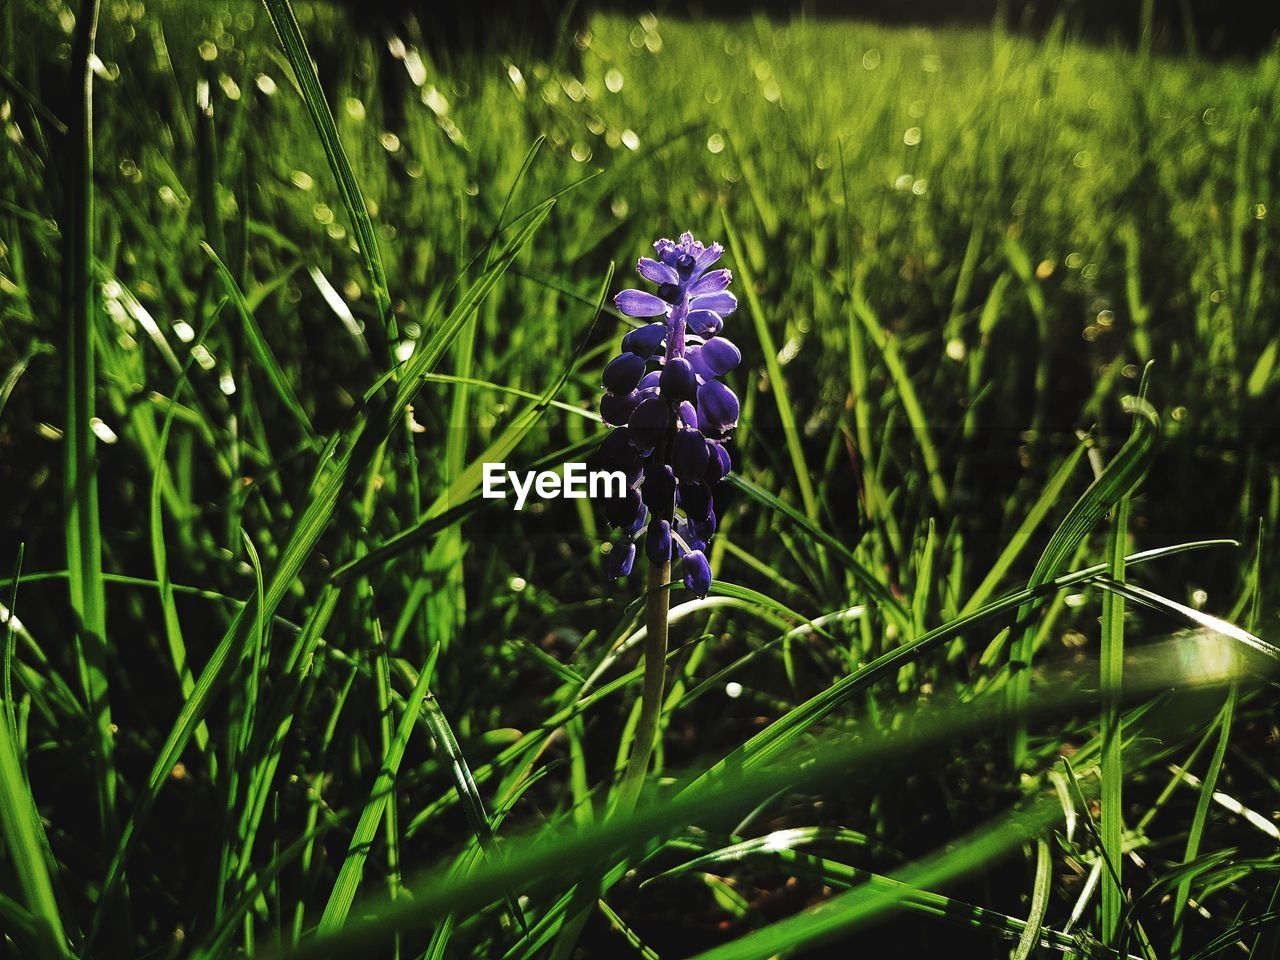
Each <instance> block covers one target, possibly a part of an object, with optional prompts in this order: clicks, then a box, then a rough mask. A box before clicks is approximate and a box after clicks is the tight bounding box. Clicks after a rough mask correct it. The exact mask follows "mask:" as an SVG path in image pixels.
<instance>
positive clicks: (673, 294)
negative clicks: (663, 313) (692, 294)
mask: <svg viewBox="0 0 1280 960" xmlns="http://www.w3.org/2000/svg"><path fill="white" fill-rule="evenodd" d="M658 296H659V297H661V298H662V299H663V300H665V301H666V302H667V303H675V302H676V298H677V297H679V296H680V284H678V283H660V284H658Z"/></svg>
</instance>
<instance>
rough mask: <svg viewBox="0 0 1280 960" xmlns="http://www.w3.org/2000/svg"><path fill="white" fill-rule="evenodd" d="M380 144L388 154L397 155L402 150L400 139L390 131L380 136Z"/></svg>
mask: <svg viewBox="0 0 1280 960" xmlns="http://www.w3.org/2000/svg"><path fill="white" fill-rule="evenodd" d="M378 142H379V143H381V144H382V149H383V150H385V151H387V153H396V152H397V151H398V150H399V149H400V138H399V137H397V136H396V135H395V134H394V133H392V132H391V131H390V130H388V131H387V132H386V133H384V134H383V135H382V136H380V137H379V138H378Z"/></svg>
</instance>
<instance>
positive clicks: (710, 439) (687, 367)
mask: <svg viewBox="0 0 1280 960" xmlns="http://www.w3.org/2000/svg"><path fill="white" fill-rule="evenodd" d="M653 247H654V251H655V252H656V254H657V256H656V258H653V257H641V258H640V261H639V262H638V263H637V264H636V271H637V272H638V273H639V274H640V276H641V277H643V278H644V279H646V280H648V281H650V282H651V283H655V284H657V292H656V293H649V292H648V291H645V290H623V291H622V292H621V293H619V294H618V295H617V297H615V298H614V303H615V304H616V306H617V308H618V309H619V310H620V311H621V312H622V313H624V314H626V315H627V316H629V317H639V318H654V319H653V322H651V323H648V324H646V325H644V326H641V327H637V328H636V329H634V330H632V331H631V332H630V333H628V334H627V335H626V336H625V337H623V338H622V353H621V354H620V355H619V356H617V357H615V358H614V359H613V360H611V361H610V362H609V364H608V366H606V367H605V370H604V376H603V379H602V385H603V386H604V388H605V393H604V396H603V397H601V400H600V415H601V417H602V418H603V419H604V421H605V423H607V424H609V425H610V426H612V427H613V430H612V432H611V433H610V434H609V436H608V437H607V438H606V439H605V442H604V443H603V444H602V445H601V447H600V449H599V450H598V451H597V454H596V457H595V465H596V468H597V469H602V470H622V471H625V472H626V474H627V477H628V480H629V482H630V487H629V489H628V490H627V493H626V495H625V496H624V497H622V498H620V499H614V500H610V501H608V502H606V503H605V504H604V507H605V517H606V519H607V520H608V521H609V524H610V525H611V526H614V527H618V528H620V530H621V535H620V536H619V538H618V539H617V541H616V542H615V543H614V545H613V549H612V551H611V553H610V555H609V556H610V559H609V561H608V563H607V564H606V569H607V572H608V573H609V575H610V576H611V577H612V578H613V579H617V578H618V577H619V576H625V575H626V574H627V573H628V572H629V571H630V569H631V563H632V560H633V558H634V557H635V544H636V540H637V539H638V538H639V536H640V535H641V534H643V533H645V532H646V531H647V537H648V539H647V541H646V547H645V553H646V556H647V557H648V558H649V561H650V562H651V563H653V564H662V563H666V562H667V561H668V560H670V559H674V558H675V557H678V558H679V559H680V560H681V563H682V567H683V570H684V577H683V579H684V585H685V586H686V587H687V588H688V589H689V590H691V591H693V592H694V593H695V594H697V595H698V596H699V597H703V596H706V594H707V591H708V590H709V589H710V587H711V565H710V563H709V562H708V561H707V557H706V552H705V551H706V549H707V542H708V541H709V540H710V539H711V536H712V535H713V534H714V533H715V529H716V513H715V500H716V496H717V493H718V488H719V485H720V483H721V481H722V480H723V479H724V478H725V476H726V475H727V474H728V472H729V470H730V469H731V468H732V461H731V460H730V458H729V452H728V450H726V449H725V446H724V444H725V443H726V442H727V441H728V440H729V438H730V437H731V436H732V434H733V430H734V428H735V427H736V426H737V425H738V412H739V404H738V398H737V396H736V395H735V394H734V392H733V391H732V390H731V389H729V387H728V386H726V385H725V384H724V383H723V382H721V380H720V379H719V378H720V377H723V376H724V375H725V374H727V373H730V372H731V371H733V370H734V369H735V368H736V367H737V366H738V364H739V363H740V362H741V361H742V354H741V352H739V350H738V348H737V347H735V346H734V345H733V344H732V343H731V342H730V341H729V340H726V339H725V338H724V337H722V336H720V331H721V330H722V329H723V327H724V318H725V317H726V316H728V315H729V314H730V313H732V312H733V311H734V309H735V308H736V307H737V305H738V301H737V298H735V297H734V295H733V294H732V293H730V292H729V289H728V287H729V283H730V282H731V281H732V280H733V275H732V274H731V273H730V272H729V271H728V270H726V269H723V268H721V269H716V270H713V269H711V268H712V267H713V266H714V265H715V263H716V261H718V260H719V259H720V256H721V254H722V253H723V252H724V248H723V247H721V246H720V244H718V243H712V244H710V245H703V244H702V243H700V242H698V241H697V240H695V239H694V238H693V235H692V234H690V233H682V234H681V235H680V239H679V240H677V241H672V240H659V241H657V242H656V243H654V245H653ZM615 555H616V556H615Z"/></svg>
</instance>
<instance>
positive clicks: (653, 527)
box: [644, 520, 671, 565]
mask: <svg viewBox="0 0 1280 960" xmlns="http://www.w3.org/2000/svg"><path fill="white" fill-rule="evenodd" d="M644 552H645V555H646V556H647V557H648V558H649V562H650V563H653V564H658V565H662V564H664V563H666V562H667V561H668V560H670V559H671V524H669V523H667V521H665V520H655V521H653V523H651V524H649V536H648V537H647V538H646V539H645V543H644Z"/></svg>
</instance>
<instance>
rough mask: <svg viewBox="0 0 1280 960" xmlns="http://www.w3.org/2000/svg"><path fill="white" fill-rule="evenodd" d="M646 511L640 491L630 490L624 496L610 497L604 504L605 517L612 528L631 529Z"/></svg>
mask: <svg viewBox="0 0 1280 960" xmlns="http://www.w3.org/2000/svg"><path fill="white" fill-rule="evenodd" d="M643 509H644V504H642V503H641V502H640V491H639V490H628V491H627V492H626V494H625V495H624V496H621V497H610V498H609V499H608V500H606V501H605V502H604V517H605V519H606V520H608V521H609V526H611V527H630V526H631V525H632V524H634V523H635V520H636V517H637V516H638V515H639V514H640V512H641V511H642V510H643Z"/></svg>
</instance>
